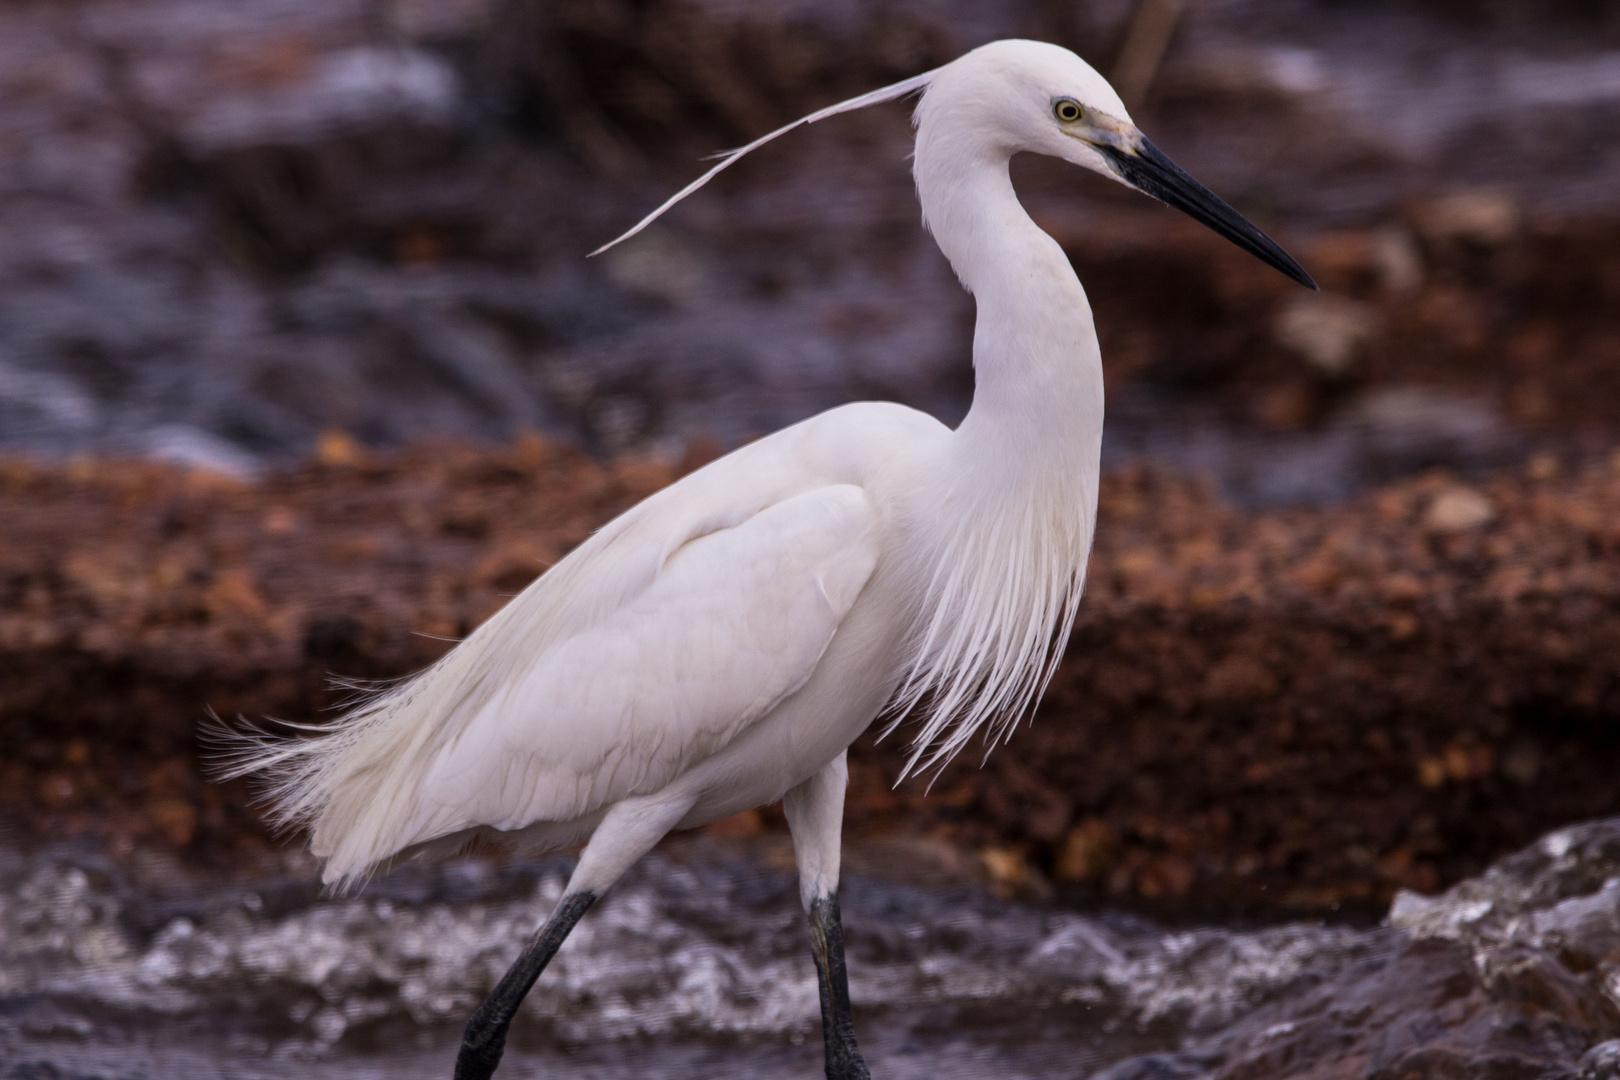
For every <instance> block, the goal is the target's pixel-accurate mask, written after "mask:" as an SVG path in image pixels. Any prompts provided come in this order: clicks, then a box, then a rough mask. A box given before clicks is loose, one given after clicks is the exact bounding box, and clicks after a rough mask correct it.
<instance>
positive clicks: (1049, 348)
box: [916, 131, 1103, 531]
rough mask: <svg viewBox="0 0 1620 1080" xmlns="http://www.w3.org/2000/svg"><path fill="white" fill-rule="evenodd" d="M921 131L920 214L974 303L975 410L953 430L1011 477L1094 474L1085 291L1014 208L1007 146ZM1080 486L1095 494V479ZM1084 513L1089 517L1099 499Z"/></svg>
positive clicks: (1096, 373)
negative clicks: (1088, 488) (995, 145)
mask: <svg viewBox="0 0 1620 1080" xmlns="http://www.w3.org/2000/svg"><path fill="white" fill-rule="evenodd" d="M922 134H923V137H920V138H919V139H918V142H917V159H916V174H917V189H918V195H919V197H920V198H921V200H922V206H923V218H924V220H925V221H926V222H927V224H928V227H929V229H930V230H931V231H932V232H933V234H934V238H935V240H936V241H937V242H938V244H939V247H940V250H941V251H943V252H944V253H945V257H946V258H947V259H949V260H950V262H951V265H952V267H954V268H955V270H956V273H957V276H958V277H960V278H961V279H962V284H963V285H964V286H966V287H967V289H968V291H969V292H971V293H972V294H973V297H974V300H975V302H976V304H977V306H978V318H977V321H976V323H975V326H974V334H973V367H974V392H973V406H972V408H971V409H970V410H969V411H968V415H967V417H966V418H965V419H964V420H963V421H962V424H961V427H960V428H959V429H958V431H957V437H958V438H957V441H958V442H959V443H960V444H961V445H962V452H963V453H965V454H971V455H972V456H973V457H974V458H975V459H976V460H979V461H982V462H984V464H986V465H990V466H991V467H993V468H994V469H996V470H997V471H1000V472H1002V473H1003V475H1004V476H1005V477H1006V479H1008V480H1011V479H1013V476H1012V475H1007V474H1008V473H1012V474H1016V475H1017V476H1018V477H1019V478H1029V479H1033V478H1034V476H1033V475H1032V474H1064V473H1068V474H1069V475H1070V476H1071V477H1072V472H1071V471H1072V470H1080V471H1081V472H1082V473H1088V474H1090V475H1091V476H1093V477H1094V476H1095V474H1096V470H1097V467H1098V461H1099V454H1100V449H1101V442H1102V422H1103V372H1102V355H1101V352H1100V350H1099V348H1098V344H1097V332H1096V327H1095V325H1094V324H1093V322H1092V316H1091V305H1090V303H1089V302H1088V301H1087V299H1086V293H1085V289H1083V288H1082V287H1081V285H1080V281H1079V279H1078V278H1076V277H1075V275H1074V270H1073V268H1072V267H1071V266H1070V265H1069V260H1068V258H1067V257H1066V256H1065V255H1064V254H1063V250H1062V248H1060V247H1059V246H1058V245H1057V242H1056V241H1054V240H1053V239H1052V238H1051V237H1050V236H1047V235H1046V233H1044V232H1042V231H1041V230H1040V228H1039V227H1038V226H1036V224H1035V223H1034V222H1033V221H1032V220H1030V217H1029V215H1028V214H1027V213H1025V211H1024V208H1023V206H1022V205H1020V204H1019V202H1018V197H1017V195H1016V193H1015V192H1014V191H1013V186H1012V179H1011V177H1010V176H1009V174H1008V163H1009V158H1010V154H1009V153H1008V152H1007V151H1005V150H1004V149H1002V148H999V147H994V146H984V145H979V146H973V145H971V144H968V140H966V139H964V138H960V137H958V138H951V137H950V136H949V133H945V134H944V135H936V136H935V137H933V138H929V137H927V136H928V135H929V134H930V133H928V132H926V131H925V132H924V133H922ZM1086 486H1087V487H1090V488H1092V491H1091V495H1092V497H1093V499H1094V496H1095V484H1094V481H1092V482H1091V483H1088V484H1087V485H1086ZM1086 509H1087V516H1088V518H1089V517H1090V516H1091V515H1092V514H1094V512H1095V505H1094V502H1093V503H1092V505H1090V506H1088V507H1087V508H1086ZM1088 531H1089V529H1088Z"/></svg>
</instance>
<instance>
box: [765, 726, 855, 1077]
mask: <svg viewBox="0 0 1620 1080" xmlns="http://www.w3.org/2000/svg"><path fill="white" fill-rule="evenodd" d="M848 783H849V764H848V762H847V761H846V760H845V755H843V754H839V755H838V756H837V757H836V758H834V759H833V760H832V761H830V762H828V763H827V764H826V765H825V766H823V767H822V769H821V771H820V772H818V773H816V774H815V775H814V776H812V777H811V778H810V779H808V780H806V781H805V782H804V783H802V784H800V785H799V786H798V787H796V788H794V789H793V790H792V791H789V792H788V793H787V796H786V797H785V798H784V799H783V800H782V807H783V809H784V810H785V811H786V812H787V819H788V827H789V828H791V829H792V830H793V853H794V857H795V858H796V859H797V860H798V863H799V898H800V900H801V901H802V902H803V903H804V909H805V912H806V913H807V914H808V915H809V916H810V948H811V953H812V954H813V955H814V957H815V960H816V977H817V979H818V981H819V982H820V984H821V1035H822V1039H823V1040H824V1042H825V1043H826V1052H827V1080H870V1077H871V1075H872V1074H871V1073H869V1072H867V1070H866V1062H865V1061H863V1060H862V1059H861V1051H860V1048H859V1047H858V1046H857V1045H856V1043H855V1020H854V1018H853V1017H852V1016H851V1015H850V1009H849V975H848V973H847V972H846V971H845V968H844V924H843V922H842V920H841V919H840V917H839V911H838V863H839V846H840V833H842V831H843V827H844V788H845V787H846V786H847V785H848Z"/></svg>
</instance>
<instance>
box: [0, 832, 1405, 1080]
mask: <svg viewBox="0 0 1620 1080" xmlns="http://www.w3.org/2000/svg"><path fill="white" fill-rule="evenodd" d="M565 871H566V862H546V863H539V864H516V865H511V866H507V867H504V868H502V869H498V870H497V869H495V868H493V867H491V866H490V865H487V864H480V863H462V864H456V865H452V866H448V867H444V868H439V869H428V868H422V867H412V868H408V869H407V870H405V871H402V872H400V873H397V874H395V875H393V876H391V877H389V878H385V879H383V880H381V881H378V882H375V883H373V884H372V885H371V886H370V887H369V888H368V889H367V890H366V892H365V893H364V894H363V895H362V896H359V897H357V898H353V899H342V900H335V899H323V898H321V897H319V896H318V895H317V894H316V892H315V891H314V889H313V887H312V886H310V885H309V884H308V883H307V881H301V880H286V879H282V880H260V881H251V882H236V883H220V882H213V883H207V884H203V883H198V882H192V883H191V884H189V885H187V886H185V887H181V888H172V889H168V890H165V889H164V888H162V887H161V886H159V887H157V888H155V889H152V888H137V887H135V886H134V885H133V884H132V882H131V879H130V878H129V877H128V875H126V874H124V873H121V872H119V871H117V870H114V869H113V868H111V866H110V865H109V864H106V863H98V861H97V860H95V859H93V858H87V857H84V856H82V855H80V856H74V855H71V854H67V853H56V854H50V853H47V854H38V855H33V856H26V857H25V856H19V855H16V854H11V855H6V856H3V857H0V952H3V954H4V955H3V957H0V1057H3V1058H4V1060H6V1061H8V1062H10V1063H11V1070H10V1071H9V1072H8V1073H7V1075H10V1076H119V1077H123V1076H143V1075H157V1074H162V1075H170V1076H187V1077H216V1076H217V1077H224V1076H237V1077H247V1076H266V1077H273V1076H276V1077H279V1076H288V1077H291V1076H295V1075H296V1076H305V1077H308V1076H338V1075H343V1076H442V1075H445V1074H447V1073H448V1071H449V1065H450V1062H451V1061H452V1060H453V1058H454V1050H455V1045H456V1041H457V1039H458V1037H459V1031H460V1025H461V1023H462V1022H463V1021H464V1019H465V1017H466V1015H467V1014H468V1013H469V1011H470V1010H471V1009H472V1008H473V1007H474V1005H475V1004H476V1003H477V1001H478V1000H479V999H480V997H481V995H482V993H484V992H485V991H486V990H487V988H488V987H489V986H490V985H492V984H493V982H494V980H495V979H496V978H498V977H499V974H500V972H501V971H503V970H504V968H505V966H506V965H507V964H508V963H509V962H510V961H511V960H512V959H513V958H514V957H515V955H516V953H517V951H518V950H519V948H520V946H521V944H522V943H523V942H524V940H525V938H526V936H527V934H528V933H530V932H531V931H532V929H533V927H534V926H535V925H536V924H537V922H538V921H539V920H540V919H541V918H542V917H543V915H544V913H545V912H546V910H547V909H548V906H549V904H550V903H552V902H554V901H555V899H556V898H557V897H558V896H559V895H560V891H561V888H562V886H563V882H564V880H565V879H564V873H565ZM844 897H845V912H846V914H845V923H846V928H847V931H848V936H849V950H850V971H851V984H852V994H853V997H854V1000H855V1003H856V1012H857V1017H858V1023H859V1024H860V1029H861V1035H862V1038H863V1045H864V1046H865V1047H866V1048H867V1051H868V1055H869V1059H870V1061H871V1064H872V1065H873V1067H874V1070H875V1071H876V1072H877V1073H878V1074H879V1075H882V1076H884V1077H890V1078H895V1080H905V1078H910V1077H919V1078H920V1077H925V1076H938V1075H941V1073H942V1071H943V1072H948V1073H949V1075H952V1076H962V1077H978V1076H982V1077H1026V1076H1027V1077H1036V1076H1053V1075H1071V1076H1086V1075H1090V1074H1092V1073H1094V1072H1097V1071H1100V1070H1101V1069H1103V1068H1104V1067H1106V1066H1108V1065H1109V1064H1110V1063H1112V1062H1115V1061H1118V1060H1121V1059H1125V1058H1128V1057H1131V1056H1133V1055H1139V1054H1143V1053H1148V1052H1159V1051H1162V1052H1173V1051H1176V1050H1178V1049H1180V1048H1182V1047H1183V1045H1184V1044H1187V1043H1188V1042H1189V1041H1190V1040H1196V1039H1197V1038H1198V1037H1199V1036H1205V1035H1208V1034H1210V1033H1212V1032H1217V1031H1220V1030H1222V1029H1224V1028H1226V1027H1229V1026H1230V1025H1231V1024H1233V1023H1234V1022H1235V1021H1237V1020H1239V1019H1241V1018H1243V1017H1244V1016H1247V1015H1248V1014H1250V1013H1252V1012H1253V1011H1254V1010H1255V1009H1257V1008H1259V1007H1261V1006H1263V1005H1265V1004H1267V1003H1274V1002H1276V1001H1278V1000H1279V999H1280V998H1281V997H1283V996H1285V995H1287V994H1288V993H1289V992H1290V991H1291V989H1297V988H1299V987H1301V986H1304V985H1307V984H1315V983H1316V982H1319V981H1321V980H1323V979H1325V978H1331V977H1332V975H1333V973H1334V972H1336V971H1337V970H1339V969H1340V968H1341V967H1343V966H1344V965H1346V964H1349V963H1352V962H1355V961H1357V960H1366V959H1367V958H1369V957H1372V956H1375V955H1377V954H1379V953H1381V952H1387V951H1388V950H1389V949H1391V948H1392V947H1393V944H1392V942H1393V939H1392V936H1391V934H1390V933H1389V932H1387V931H1372V932H1359V931H1356V930H1352V929H1349V928H1345V927H1326V926H1319V925H1304V924H1301V925H1291V926H1280V927H1271V928H1265V929H1259V930H1254V931H1249V932H1232V931H1227V930H1218V929H1199V930H1187V931H1174V932H1172V931H1166V930H1163V929H1160V928H1157V927H1155V926H1153V925H1151V924H1148V923H1145V922H1140V921H1137V920H1134V919H1131V918H1128V917H1124V916H1096V917H1089V916H1083V915H1079V914H1075V913H1071V912H1063V911H1053V910H1045V909H1039V908H1032V907H1027V906H1022V905H1019V904H1014V903H1009V902H1004V901H999V900H995V899H992V898H990V897H988V896H986V895H984V894H982V893H980V892H977V891H974V890H970V889H963V890H957V891H954V892H947V893H937V892H927V891H923V890H919V889H915V888H909V887H906V886H903V885H898V884H893V883H889V882H883V881H878V880H874V879H870V878H856V879H854V880H852V881H850V882H848V883H847V884H846V886H845V889H844ZM52 1070H55V1071H52ZM697 1071H701V1072H703V1073H704V1074H706V1075H713V1076H723V1077H731V1076H735V1077H745V1076H765V1075H771V1076H793V1075H802V1076H806V1077H809V1076H814V1075H818V1074H819V1072H820V1038H819V1017H818V1014H817V1004H816V989H815V975H814V969H813V967H812V965H811V963H810V958H809V953H808V949H807V945H806V931H805V928H804V926H803V922H802V916H801V914H800V912H799V909H798V904H797V895H796V886H795V881H794V878H793V877H792V875H790V874H788V873H785V872H783V871H780V870H774V869H770V868H768V867H765V866H762V865H761V864H760V863H759V861H758V860H750V859H742V860H739V859H737V858H735V857H729V856H728V857H707V858H698V859H692V858H685V859H680V858H672V857H669V856H665V855H655V856H654V857H652V858H650V859H648V860H647V861H646V862H645V863H644V864H643V865H642V866H641V867H639V868H638V869H637V870H635V871H634V872H633V873H632V874H631V875H630V877H629V878H628V879H627V880H626V881H625V882H623V883H622V884H621V885H620V886H618V887H616V888H615V889H614V890H613V891H612V892H611V893H610V894H609V895H608V896H607V897H606V898H604V900H603V901H602V902H601V903H600V904H599V905H598V906H597V908H596V909H594V910H593V911H592V912H591V913H590V915H589V916H588V917H587V918H586V920H585V921H584V922H583V923H582V924H581V925H580V927H579V929H578V930H577V931H576V932H575V933H574V935H573V936H572V937H571V938H570V940H569V941H568V942H567V944H566V945H565V946H564V947H563V949H562V951H561V952H560V953H559V955H558V957H557V959H556V960H555V961H554V963H553V964H552V966H551V968H550V970H549V971H548V972H547V973H546V974H545V976H544V977H543V978H542V979H541V981H540V983H539V985H538V986H537V988H536V990H535V991H534V992H533V994H531V996H530V998H529V1001H528V1002H527V1004H526V1005H525V1007H524V1011H523V1013H522V1014H521V1015H520V1018H519V1020H518V1023H517V1025H516V1026H515V1028H514V1034H513V1044H512V1048H511V1049H510V1050H509V1052H508V1056H507V1062H506V1064H505V1065H504V1066H503V1074H502V1075H510V1076H525V1075H538V1074H541V1073H545V1074H548V1075H556V1074H558V1073H564V1074H566V1075H571V1076H585V1077H610V1076H632V1075H633V1076H644V1077H665V1076H668V1077H676V1076H690V1075H693V1074H694V1072H697Z"/></svg>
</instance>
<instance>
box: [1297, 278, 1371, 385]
mask: <svg viewBox="0 0 1620 1080" xmlns="http://www.w3.org/2000/svg"><path fill="white" fill-rule="evenodd" d="M1381 325H1382V320H1381V319H1380V318H1379V315H1378V312H1377V310H1376V309H1375V308H1373V307H1372V306H1370V305H1368V304H1363V303H1358V302H1357V301H1354V300H1350V299H1348V298H1346V297H1342V296H1332V295H1328V294H1313V295H1306V296H1300V297H1297V298H1295V299H1293V300H1290V301H1289V302H1288V303H1287V304H1286V305H1285V306H1284V307H1283V309H1282V311H1281V312H1279V313H1278V315H1277V319H1276V322H1275V324H1274V332H1275V334H1276V339H1277V343H1278V344H1279V345H1281V346H1282V347H1283V348H1285V349H1288V350H1290V351H1291V352H1294V353H1295V354H1297V355H1298V356H1299V357H1300V358H1301V359H1303V360H1304V361H1305V362H1306V363H1307V364H1308V365H1310V367H1311V369H1312V370H1313V371H1315V372H1316V373H1317V374H1318V375H1321V376H1323V377H1326V378H1330V379H1336V378H1342V377H1343V376H1345V375H1348V374H1349V373H1350V371H1351V368H1352V366H1353V365H1354V363H1355V361H1356V357H1357V355H1358V354H1359V353H1360V351H1361V350H1362V349H1363V348H1365V347H1366V345H1367V343H1368V342H1370V341H1371V340H1372V339H1373V338H1374V337H1376V336H1377V334H1378V331H1379V329H1380V328H1381Z"/></svg>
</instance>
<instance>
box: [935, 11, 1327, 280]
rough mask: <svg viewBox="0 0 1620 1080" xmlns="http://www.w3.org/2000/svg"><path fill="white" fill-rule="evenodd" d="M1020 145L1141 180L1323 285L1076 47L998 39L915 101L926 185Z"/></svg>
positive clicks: (1298, 276)
mask: <svg viewBox="0 0 1620 1080" xmlns="http://www.w3.org/2000/svg"><path fill="white" fill-rule="evenodd" d="M1020 152H1029V153H1035V154H1046V155H1048V156H1050V157H1056V158H1062V159H1063V160H1064V161H1068V162H1071V163H1073V164H1075V165H1079V166H1080V167H1082V168H1086V169H1090V170H1092V171H1093V172H1097V173H1101V174H1102V175H1104V176H1106V177H1108V178H1109V179H1111V180H1116V181H1118V182H1119V183H1122V184H1124V185H1125V186H1126V187H1131V188H1135V189H1136V190H1138V191H1140V192H1142V193H1144V194H1146V195H1150V196H1152V197H1153V198H1155V199H1158V200H1159V201H1160V202H1163V203H1165V204H1166V205H1168V206H1172V207H1174V208H1175V209H1177V210H1180V211H1181V212H1183V213H1185V214H1187V215H1188V216H1189V217H1192V218H1194V219H1195V220H1197V221H1201V222H1203V223H1204V224H1205V225H1208V226H1209V227H1210V228H1211V229H1214V230H1215V231H1216V232H1218V233H1220V234H1221V235H1222V236H1224V237H1226V238H1227V239H1228V240H1231V241H1232V242H1233V243H1235V244H1237V245H1238V246H1239V247H1241V248H1243V249H1244V250H1245V251H1248V252H1250V253H1251V254H1253V255H1255V256H1256V257H1258V258H1260V259H1261V260H1263V261H1265V262H1266V263H1269V264H1270V265H1272V266H1274V267H1276V268H1277V269H1278V270H1280V271H1282V272H1283V273H1284V274H1287V275H1288V276H1289V277H1291V278H1293V279H1294V280H1295V281H1298V282H1299V283H1300V284H1302V285H1307V286H1309V287H1310V288H1313V289H1314V288H1316V283H1315V282H1313V281H1312V280H1311V278H1310V275H1308V274H1306V273H1305V271H1304V269H1302V268H1301V267H1300V265H1299V264H1298V263H1297V262H1295V261H1294V260H1293V259H1292V258H1291V257H1289V255H1288V253H1287V252H1285V251H1283V249H1282V248H1280V247H1279V246H1277V244H1276V242H1275V241H1273V240H1272V239H1271V238H1270V237H1268V236H1266V234H1265V233H1263V232H1261V231H1260V230H1259V229H1258V228H1256V227H1255V226H1254V224H1253V223H1251V222H1250V221H1249V220H1248V219H1246V218H1244V217H1243V215H1242V214H1239V213H1238V212H1237V211H1236V210H1234V209H1232V207H1231V206H1229V205H1227V204H1226V203H1225V202H1224V201H1222V200H1221V199H1220V198H1219V197H1218V196H1216V195H1215V194H1213V193H1212V192H1210V191H1209V189H1207V188H1205V187H1204V186H1203V185H1202V184H1200V183H1199V182H1198V181H1196V180H1194V179H1193V178H1192V177H1190V176H1188V175H1187V174H1186V173H1185V172H1183V171H1182V170H1181V169H1180V168H1179V167H1178V166H1177V165H1176V164H1175V163H1174V162H1172V161H1171V160H1170V159H1169V158H1168V157H1166V156H1165V155H1164V153H1163V152H1162V151H1160V150H1159V148H1158V147H1156V146H1154V145H1153V144H1152V143H1151V142H1149V141H1148V140H1147V138H1146V136H1144V135H1143V134H1142V132H1141V131H1140V130H1139V129H1138V128H1137V126H1136V125H1135V124H1134V123H1133V122H1132V121H1131V117H1130V113H1129V112H1127V111H1126V109H1125V103H1124V102H1122V101H1121V100H1120V98H1119V95H1118V94H1117V93H1115V92H1114V88H1113V87H1111V86H1109V85H1108V81H1107V80H1106V79H1104V78H1103V77H1102V76H1101V75H1099V74H1097V72H1096V70H1095V69H1093V68H1092V66H1091V65H1090V64H1088V63H1086V62H1085V61H1084V60H1082V59H1080V58H1079V57H1078V56H1076V55H1075V54H1074V53H1072V52H1070V51H1069V50H1068V49H1065V48H1062V47H1061V46H1058V45H1049V44H1046V43H1045V42H1040V41H1018V40H1013V41H994V42H991V43H990V44H988V45H983V46H980V47H979V48H977V49H975V50H973V51H972V52H970V53H967V54H966V55H964V56H962V57H960V58H958V59H957V60H955V61H952V62H951V63H949V64H946V65H945V66H944V67H942V68H940V69H939V70H938V71H936V72H935V73H934V77H933V79H932V80H931V81H930V82H929V83H928V86H927V89H926V91H925V92H924V94H923V99H922V101H921V102H920V103H919V104H918V106H917V165H918V183H919V186H921V185H922V184H923V183H924V180H925V177H924V170H925V169H926V168H930V167H939V168H943V169H945V170H946V171H949V170H950V168H951V164H948V163H956V164H966V163H968V162H970V161H972V160H974V159H975V158H977V157H979V156H981V155H985V154H989V155H993V156H996V157H1000V158H1007V157H1011V156H1012V155H1013V154H1016V153H1020ZM936 163H938V164H936Z"/></svg>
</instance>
